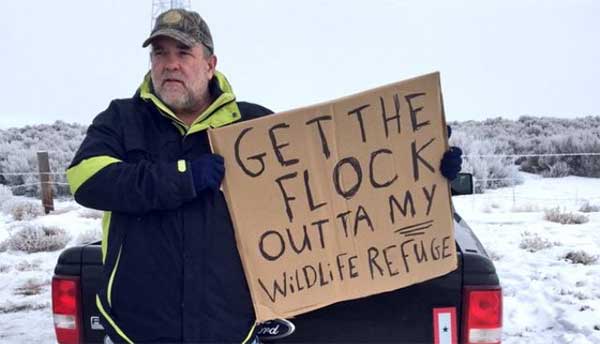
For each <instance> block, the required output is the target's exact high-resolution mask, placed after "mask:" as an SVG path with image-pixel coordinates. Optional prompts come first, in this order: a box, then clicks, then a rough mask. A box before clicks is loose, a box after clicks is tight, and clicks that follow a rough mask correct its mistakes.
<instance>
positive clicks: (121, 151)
mask: <svg viewBox="0 0 600 344" xmlns="http://www.w3.org/2000/svg"><path fill="white" fill-rule="evenodd" d="M148 45H152V51H151V70H150V72H149V74H148V75H146V77H145V78H144V81H143V82H142V84H141V86H140V87H139V89H138V90H137V92H136V94H135V95H134V96H133V98H130V99H122V100H114V101H112V102H111V103H110V105H109V107H108V109H106V110H105V111H104V112H102V113H100V114H99V115H98V116H97V117H96V118H95V119H94V121H93V123H92V125H91V126H90V127H89V129H88V132H87V135H86V138H85V140H84V141H83V143H82V145H81V147H80V148H79V150H78V151H77V153H76V155H75V158H74V160H73V162H72V164H71V166H70V167H69V169H68V170H67V177H68V180H69V183H70V185H71V190H72V192H73V194H74V196H75V199H76V200H77V202H79V203H80V204H82V205H84V206H86V207H90V208H95V209H101V210H105V211H106V213H105V216H104V218H103V240H102V254H103V262H104V276H103V277H104V279H103V283H102V288H101V290H100V291H99V293H98V295H97V298H96V303H97V306H98V309H99V310H100V312H101V314H102V316H103V319H102V320H103V324H104V327H105V329H106V331H107V333H108V334H109V336H110V338H111V339H112V341H114V342H125V343H133V342H135V343H156V342H169V343H171V342H186V343H214V342H218V343H224V342H225V343H251V342H253V341H256V338H255V335H254V333H253V332H254V322H255V318H254V311H253V308H252V302H251V299H250V295H249V291H248V286H247V283H246V280H245V277H244V274H243V271H242V267H241V262H240V257H239V255H238V251H237V249H236V246H235V240H234V235H233V228H232V223H231V219H230V217H229V213H228V210H227V205H226V203H225V200H224V197H223V194H222V193H221V192H220V191H219V185H220V183H221V180H222V178H223V176H224V164H223V158H222V157H220V156H217V155H214V154H211V151H210V147H209V144H208V140H207V134H206V129H208V128H211V127H212V128H214V127H220V126H224V125H227V124H230V123H233V122H237V121H243V120H247V119H252V118H257V117H260V116H263V115H267V114H270V113H272V112H271V111H270V110H268V109H266V108H264V107H262V106H259V105H256V104H251V103H245V102H237V101H236V100H235V96H234V94H233V92H232V89H231V87H230V85H229V83H228V82H227V79H226V78H225V77H224V76H223V74H221V73H219V72H218V71H216V69H215V67H216V64H217V58H216V56H215V55H214V46H213V41H212V37H211V34H210V31H209V28H208V26H207V25H206V23H205V22H204V20H203V19H202V18H201V17H200V16H199V15H198V14H197V13H195V12H190V11H185V10H182V9H175V10H169V11H167V12H165V13H162V14H161V15H160V16H159V17H158V18H157V21H156V24H155V27H154V29H153V30H152V33H151V35H150V37H149V38H148V39H147V40H146V41H145V42H144V43H143V46H144V47H146V46H148ZM448 156H450V160H448V159H447V157H448ZM458 158H459V159H460V156H458ZM444 159H446V160H448V161H450V162H451V163H452V164H454V165H455V163H456V161H458V160H457V159H456V154H454V155H452V154H448V153H447V154H446V155H445V156H444ZM452 164H449V163H448V162H446V163H444V162H443V165H442V167H444V166H445V167H448V166H454V165H452ZM459 165H460V164H459ZM458 169H460V166H458ZM442 170H443V169H442ZM450 171H451V172H452V173H454V174H455V173H456V172H457V171H456V168H450Z"/></svg>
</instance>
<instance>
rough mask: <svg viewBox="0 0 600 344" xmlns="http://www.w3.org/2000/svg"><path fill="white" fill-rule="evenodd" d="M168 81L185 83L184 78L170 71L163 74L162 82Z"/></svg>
mask: <svg viewBox="0 0 600 344" xmlns="http://www.w3.org/2000/svg"><path fill="white" fill-rule="evenodd" d="M167 81H179V82H181V83H184V82H183V78H181V77H179V76H178V75H176V74H170V73H165V74H163V75H162V82H161V83H162V84H164V83H165V82H167Z"/></svg>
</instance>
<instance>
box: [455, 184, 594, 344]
mask: <svg viewBox="0 0 600 344" xmlns="http://www.w3.org/2000/svg"><path fill="white" fill-rule="evenodd" d="M523 176H524V181H525V182H524V184H522V185H517V186H515V187H514V188H511V187H509V188H503V189H498V190H488V191H487V192H486V193H485V194H482V195H470V196H460V197H454V198H453V201H454V205H455V207H456V210H457V211H458V212H459V213H460V214H461V216H462V217H463V218H464V219H465V220H466V221H467V223H468V224H469V225H470V227H471V228H473V230H474V231H475V233H476V234H477V236H478V237H479V239H480V240H481V242H482V243H483V245H484V246H485V247H486V250H487V251H488V253H489V254H490V255H491V256H492V257H493V259H494V264H495V266H496V269H497V271H498V275H499V277H500V282H501V284H502V288H503V295H504V299H503V301H504V319H503V321H504V325H503V332H504V340H503V343H600V231H599V230H600V226H599V224H600V213H588V214H586V215H587V216H588V217H589V222H587V223H585V224H570V225H561V224H558V223H553V222H549V221H545V220H544V219H543V218H544V209H549V208H555V207H557V206H558V207H560V209H561V210H563V211H568V212H574V213H577V210H578V209H579V208H580V206H581V205H582V204H583V202H585V201H586V200H587V201H589V202H590V203H591V204H595V205H600V201H599V197H600V179H593V178H580V177H564V178H556V179H542V178H539V177H537V176H532V175H527V174H524V175H523ZM513 195H514V198H513ZM536 237H537V238H539V239H540V240H538V242H540V241H541V242H544V243H546V245H544V246H548V247H546V248H541V249H539V250H537V251H535V252H530V250H527V249H524V248H520V245H521V243H522V242H524V241H526V239H527V238H529V239H530V240H531V239H533V238H536ZM531 241H533V240H531ZM531 241H530V242H531ZM573 251H584V252H586V253H587V254H588V255H590V256H596V257H598V260H599V261H598V262H596V263H594V264H592V265H583V264H573V263H571V262H569V261H567V260H566V259H565V258H564V257H565V256H566V255H567V253H569V252H573Z"/></svg>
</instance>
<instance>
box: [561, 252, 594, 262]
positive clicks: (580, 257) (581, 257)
mask: <svg viewBox="0 0 600 344" xmlns="http://www.w3.org/2000/svg"><path fill="white" fill-rule="evenodd" d="M563 258H564V259H565V260H567V261H569V262H571V263H572V264H583V265H592V264H596V262H597V261H598V256H595V255H591V254H588V253H587V252H585V251H581V250H580V251H571V252H569V253H567V254H566V255H565V256H564V257H563Z"/></svg>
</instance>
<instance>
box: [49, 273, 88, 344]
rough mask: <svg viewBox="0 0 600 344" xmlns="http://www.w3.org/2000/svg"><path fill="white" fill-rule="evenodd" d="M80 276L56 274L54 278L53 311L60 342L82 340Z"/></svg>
mask: <svg viewBox="0 0 600 344" xmlns="http://www.w3.org/2000/svg"><path fill="white" fill-rule="evenodd" d="M79 290H80V289H79V278H78V277H61V276H55V277H54V278H53V279H52V312H53V313H54V330H55V331H56V339H57V341H58V343H59V344H79V343H80V342H81V331H82V328H81V323H80V319H81V318H80V315H81V308H80V307H81V297H80V295H81V294H80V291H79Z"/></svg>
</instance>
